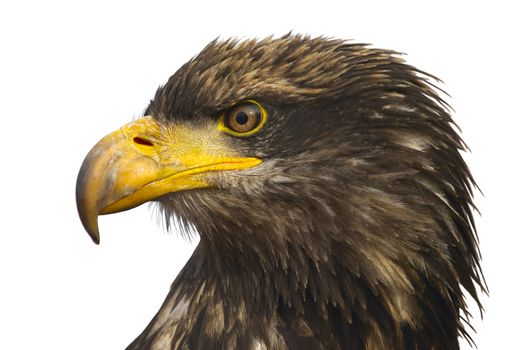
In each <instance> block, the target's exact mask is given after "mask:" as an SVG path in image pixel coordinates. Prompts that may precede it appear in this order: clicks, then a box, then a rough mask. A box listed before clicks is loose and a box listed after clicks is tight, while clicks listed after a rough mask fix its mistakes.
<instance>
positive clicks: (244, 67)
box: [76, 33, 487, 350]
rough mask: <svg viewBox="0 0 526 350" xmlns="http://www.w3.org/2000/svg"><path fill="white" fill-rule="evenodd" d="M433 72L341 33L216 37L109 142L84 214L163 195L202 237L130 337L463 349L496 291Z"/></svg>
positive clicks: (79, 195) (150, 343)
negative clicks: (485, 300)
mask: <svg viewBox="0 0 526 350" xmlns="http://www.w3.org/2000/svg"><path fill="white" fill-rule="evenodd" d="M439 82H440V81H439V80H438V79H437V78H436V77H434V76H433V75H430V74H427V73H425V72H423V71H421V70H419V69H417V68H415V67H413V66H411V65H409V64H408V63H406V61H405V60H404V59H403V58H402V54H400V53H398V52H396V51H391V50H384V49H378V48H374V47H372V46H371V45H369V44H361V43H357V42H354V41H348V40H343V39H337V38H327V37H311V36H307V35H300V34H290V33H289V34H287V35H285V36H283V37H268V38H264V39H243V40H240V39H226V40H221V39H216V40H214V41H212V42H211V43H209V44H208V45H207V46H206V47H205V48H204V49H203V50H202V51H201V52H200V53H199V54H198V55H197V56H195V57H194V58H192V59H191V60H190V61H188V62H187V63H185V64H184V65H183V66H182V67H181V68H180V69H179V70H177V71H176V72H175V73H174V74H173V75H172V76H171V77H170V78H169V79H168V81H167V82H166V83H165V84H164V85H161V86H160V87H159V88H158V90H157V91H156V93H155V95H154V98H153V99H152V100H151V101H150V102H149V104H148V106H147V108H146V109H145V112H144V115H143V117H141V118H138V119H136V120H134V121H133V122H131V123H129V124H127V125H124V126H123V127H121V128H120V129H118V130H117V131H115V132H113V133H111V134H109V135H107V136H105V137H104V138H102V139H101V140H100V141H99V142H98V143H97V144H96V145H95V146H94V147H93V148H92V150H91V151H90V152H89V153H88V154H87V156H86V158H85V159H84V162H83V163H82V166H81V168H80V171H79V175H78V178H77V184H76V199H77V208H78V212H79V216H80V219H81V221H82V224H83V226H84V228H85V230H86V231H87V233H88V234H89V235H90V236H91V238H92V239H93V241H94V242H95V243H97V244H98V243H99V229H98V224H97V218H98V216H99V215H104V214H111V213H116V212H120V211H124V210H128V209H131V208H133V207H136V206H138V205H141V204H143V203H145V202H150V201H152V202H154V203H156V205H157V206H158V208H159V210H160V213H161V217H162V218H163V220H164V219H165V221H166V224H167V225H168V226H171V225H178V226H179V227H180V229H181V231H182V232H194V231H195V232H197V233H198V235H199V237H200V240H199V243H198V245H197V247H196V249H195V251H194V252H193V255H192V256H191V258H190V259H189V260H188V262H187V264H186V265H185V266H184V268H183V269H182V270H181V271H180V272H179V274H178V276H177V278H176V279H175V281H174V282H173V284H172V286H171V288H170V291H169V294H168V296H167V297H166V299H165V301H164V303H163V304H162V306H161V308H160V310H159V311H158V312H157V314H156V315H155V316H154V317H153V319H152V320H151V322H150V323H149V324H148V325H147V327H146V328H145V329H144V331H143V332H142V333H141V334H140V335H139V336H138V337H137V338H136V339H135V340H134V341H133V342H132V343H131V344H130V345H129V346H128V348H127V349H129V350H136V349H148V350H153V349H158V350H161V349H163V350H164V349H186V350H191V349H253V350H263V349H267V350H271V349H334V350H344V349H355V350H361V349H364V350H382V349H418V350H428V349H434V350H440V349H459V338H461V337H464V338H465V339H467V340H468V342H470V343H472V339H471V337H470V330H469V328H470V325H469V320H470V317H471V315H470V312H469V310H468V306H467V299H468V298H472V299H474V300H475V302H476V304H477V305H478V308H479V309H480V312H482V305H481V302H480V294H481V293H486V290H487V286H486V284H485V281H484V278H483V274H482V270H481V263H480V259H481V257H480V250H479V245H478V237H477V233H476V229H475V225H474V218H473V213H474V212H475V211H476V207H475V206H474V204H473V191H474V190H476V189H477V185H476V183H475V182H474V179H473V176H472V175H471V173H470V170H469V168H468V166H467V165H466V163H465V161H464V160H463V158H462V156H461V152H462V151H465V150H467V146H466V144H465V143H464V142H463V140H462V138H461V136H460V135H459V131H458V130H459V129H458V127H457V126H456V124H455V123H454V121H453V120H452V116H451V114H452V112H451V107H450V106H449V105H448V104H447V102H445V100H444V98H443V97H442V96H444V95H443V93H444V92H443V91H442V90H441V89H440V87H438V85H439Z"/></svg>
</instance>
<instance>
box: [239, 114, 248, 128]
mask: <svg viewBox="0 0 526 350" xmlns="http://www.w3.org/2000/svg"><path fill="white" fill-rule="evenodd" d="M247 122H248V115H247V114H246V113H245V112H237V114H236V123H238V124H240V125H244V124H246V123H247Z"/></svg>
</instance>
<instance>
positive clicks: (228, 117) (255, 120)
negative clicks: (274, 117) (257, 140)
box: [219, 101, 267, 136]
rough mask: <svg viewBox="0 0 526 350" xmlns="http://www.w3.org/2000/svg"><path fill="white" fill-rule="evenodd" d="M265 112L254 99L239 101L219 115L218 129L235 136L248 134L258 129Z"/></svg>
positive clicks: (265, 116) (264, 118) (265, 114)
mask: <svg viewBox="0 0 526 350" xmlns="http://www.w3.org/2000/svg"><path fill="white" fill-rule="evenodd" d="M266 119H267V113H266V111H265V110H264V109H263V107H261V105H260V104H259V103H257V102H256V101H245V102H241V103H239V104H237V105H235V106H233V107H231V108H229V109H228V110H226V112H225V113H224V114H223V115H221V118H220V120H219V129H220V130H222V131H226V132H228V133H230V134H232V135H235V136H248V135H252V134H253V133H255V132H257V131H259V130H260V129H261V127H262V126H263V124H264V123H265V121H266Z"/></svg>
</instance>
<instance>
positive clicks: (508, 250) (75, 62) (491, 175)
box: [0, 1, 526, 350]
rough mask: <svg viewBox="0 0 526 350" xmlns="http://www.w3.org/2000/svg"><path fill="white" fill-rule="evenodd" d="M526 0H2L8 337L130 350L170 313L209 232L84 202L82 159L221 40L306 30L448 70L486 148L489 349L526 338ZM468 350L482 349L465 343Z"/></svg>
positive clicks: (477, 171) (0, 141)
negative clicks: (96, 221)
mask: <svg viewBox="0 0 526 350" xmlns="http://www.w3.org/2000/svg"><path fill="white" fill-rule="evenodd" d="M519 3H520V2H519V1H517V2H515V3H511V2H505V1H500V2H499V5H495V2H493V3H491V4H485V3H483V2H479V1H478V2H473V3H468V2H462V3H461V2H458V4H454V3H452V2H451V3H448V2H444V1H440V2H436V4H434V5H424V2H421V1H419V2H416V1H415V2H403V1H389V2H388V1H386V2H366V1H360V3H359V4H358V3H355V4H353V3H352V2H350V1H346V2H341V3H336V2H331V1H323V2H318V3H316V4H308V3H305V2H302V3H299V2H298V3H297V4H292V3H290V2H286V1H260V2H255V3H253V4H250V2H246V1H243V2H242V1H239V2H226V1H216V2H210V3H203V2H198V1H182V2H181V4H177V3H176V2H175V1H171V2H158V1H149V2H143V3H142V4H139V3H137V2H135V1H122V2H111V1H89V2H88V1H86V2H83V3H81V2H74V1H63V2H59V1H17V2H15V1H11V3H6V2H5V1H2V2H1V3H0V39H1V40H0V113H1V114H0V118H1V119H0V149H1V163H0V166H1V170H0V185H1V189H0V203H1V211H0V215H1V216H0V240H1V243H0V344H1V345H0V346H1V347H2V348H3V349H123V348H124V347H125V346H126V345H127V344H128V343H129V342H131V341H132V340H133V339H134V337H135V336H136V335H138V334H139V333H140V332H141V331H142V330H143V328H144V327H145V326H146V324H147V323H148V322H149V320H150V319H151V318H152V317H153V315H154V314H155V312H156V311H157V310H158V308H159V306H160V304H161V302H162V301H163V300H164V297H165V295H166V293H167V292H168V288H169V286H170V284H171V282H172V280H173V279H174V278H175V276H176V275H177V273H178V271H179V269H180V268H181V267H182V266H183V264H184V263H185V261H186V260H187V259H188V257H189V255H190V254H191V252H192V250H193V247H194V245H195V243H196V242H195V241H194V242H187V241H185V240H184V239H183V238H181V236H180V235H179V234H177V232H173V233H172V234H166V233H165V232H164V231H163V229H162V227H161V226H160V225H158V224H157V216H156V213H155V212H154V211H152V210H149V209H148V207H147V206H142V207H140V208H137V209H135V210H132V211H129V212H125V213H121V214H116V215H112V216H107V217H102V218H100V227H101V233H102V239H101V245H100V246H95V245H93V244H92V243H91V240H90V239H89V237H88V236H87V234H85V233H84V230H83V228H82V226H81V224H80V221H79V219H78V217H77V212H76V207H75V196H74V192H75V180H76V176H77V172H78V169H79V167H80V164H81V162H82V160H83V158H84V156H85V154H86V153H87V152H88V151H89V149H90V148H91V146H93V145H94V144H95V142H96V141H98V140H99V138H101V137H102V136H103V135H105V134H107V133H108V132H110V131H112V130H114V129H116V128H118V127H119V126H120V125H122V124H124V123H126V122H128V121H130V120H131V119H132V117H134V116H138V115H140V114H141V113H142V111H143V109H144V108H145V107H146V105H147V103H148V101H149V99H150V98H152V97H153V93H154V92H155V90H156V88H157V87H158V86H159V85H160V84H162V83H164V82H165V81H166V79H167V78H168V77H169V75H171V74H172V73H173V72H174V71H175V70H176V69H177V68H178V67H179V66H180V65H181V64H183V63H184V62H185V61H186V60H188V59H190V58H191V57H192V56H194V55H195V54H197V53H198V52H199V50H200V49H201V48H202V47H203V46H204V45H205V44H206V43H207V42H209V41H210V40H212V39H214V38H215V37H218V36H219V37H222V38H227V37H230V36H238V37H241V38H251V37H260V38H261V37H265V36H267V35H271V34H274V35H277V36H280V35H283V34H285V33H287V32H289V31H290V30H293V31H294V32H296V33H309V34H311V35H327V36H334V37H338V38H348V39H356V41H361V42H368V43H372V44H374V46H377V47H382V48H390V49H395V50H398V51H402V52H405V53H407V54H408V55H407V56H406V58H407V60H408V61H409V62H410V63H411V64H413V65H415V66H417V67H419V68H420V69H423V70H425V71H428V72H430V73H432V74H435V75H437V76H438V77H440V78H442V79H443V80H444V86H443V87H444V88H445V89H446V90H447V91H448V92H449V93H450V94H451V96H452V98H451V99H450V102H451V104H452V105H453V107H454V108H455V110H456V113H455V119H456V121H457V122H458V124H459V125H460V126H461V128H462V131H463V137H464V139H465V140H466V142H467V143H468V144H469V146H470V147H471V149H472V153H470V154H466V155H465V157H466V160H467V162H468V163H469V165H470V166H471V169H472V171H473V173H474V175H475V178H476V180H477V181H478V183H479V185H480V187H481V189H482V190H483V192H484V196H482V195H481V194H480V193H477V194H476V203H477V205H478V206H479V209H480V211H481V213H482V216H477V224H478V229H479V235H480V239H481V248H482V254H483V267H484V272H485V275H486V278H487V281H488V284H489V287H490V291H491V295H490V297H489V298H487V297H486V298H484V305H485V308H486V313H485V316H484V320H483V321H481V320H480V318H479V317H478V313H477V311H476V309H473V311H474V314H475V319H474V321H473V323H474V325H475V327H476V328H477V330H478V334H477V335H475V339H476V341H477V344H478V346H479V349H481V350H487V349H496V348H499V349H526V346H525V345H524V330H523V328H524V314H526V303H525V302H524V292H525V287H526V285H525V277H524V271H523V270H524V267H525V258H524V255H525V247H524V246H525V243H526V239H525V235H526V230H525V228H524V227H525V224H524V220H523V219H524V216H525V212H524V209H526V208H525V204H524V199H525V198H526V192H525V190H524V177H525V174H524V170H525V166H524V163H525V159H526V158H525V155H524V154H525V153H526V152H525V151H526V147H525V143H524V136H523V135H524V132H525V126H526V123H525V121H524V120H525V117H526V115H525V112H524V99H525V95H526V91H525V88H524V82H525V81H526V74H525V68H524V67H525V66H526V64H525V63H524V60H525V59H526V56H525V54H526V52H525V47H524V33H525V32H526V28H525V26H524V24H523V23H524V13H525V10H524V9H522V8H520V6H519V5H516V4H519ZM463 348H464V349H467V348H469V347H468V346H466V344H464V346H463Z"/></svg>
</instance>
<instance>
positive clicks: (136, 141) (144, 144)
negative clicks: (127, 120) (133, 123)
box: [133, 136, 153, 146]
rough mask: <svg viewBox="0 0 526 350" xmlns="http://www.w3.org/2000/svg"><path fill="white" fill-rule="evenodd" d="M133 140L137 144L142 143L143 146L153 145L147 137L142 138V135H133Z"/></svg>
mask: <svg viewBox="0 0 526 350" xmlns="http://www.w3.org/2000/svg"><path fill="white" fill-rule="evenodd" d="M133 142H135V143H136V144H138V145H143V146H153V143H152V142H150V141H149V140H147V139H143V138H142V137H138V136H136V137H134V138H133Z"/></svg>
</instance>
